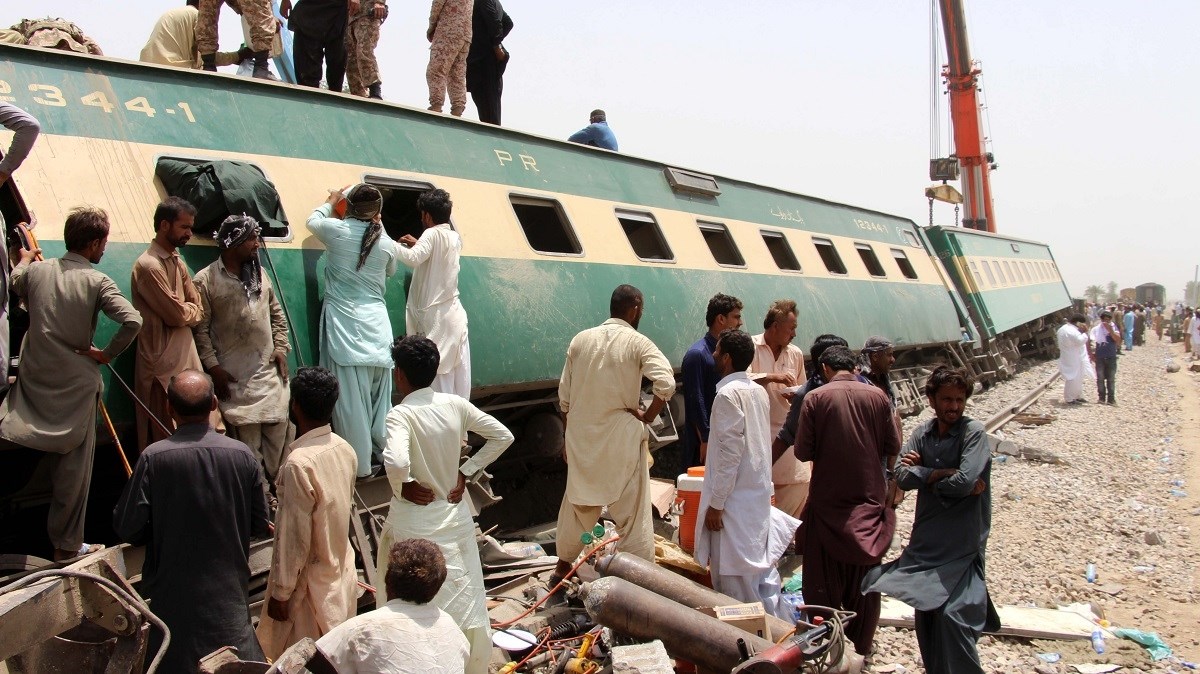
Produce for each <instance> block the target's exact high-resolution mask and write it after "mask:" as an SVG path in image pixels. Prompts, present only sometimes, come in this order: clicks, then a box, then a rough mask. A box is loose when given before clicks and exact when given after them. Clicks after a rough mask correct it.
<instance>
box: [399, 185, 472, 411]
mask: <svg viewBox="0 0 1200 674" xmlns="http://www.w3.org/2000/svg"><path fill="white" fill-rule="evenodd" d="M453 205H454V204H453V203H452V202H451V201H450V195H449V194H447V193H446V190H429V191H428V192H425V193H423V194H422V195H421V196H419V197H417V212H418V213H419V214H420V216H421V224H422V225H423V226H424V227H425V231H424V232H422V234H421V238H420V239H415V238H413V236H412V235H411V234H406V235H404V236H403V237H401V238H400V243H401V244H403V245H402V246H401V247H399V248H398V249H397V250H396V255H397V256H398V257H399V258H400V261H401V262H403V263H404V264H405V265H406V266H408V267H411V268H412V269H413V280H412V286H411V287H409V289H408V304H407V306H406V307H405V310H404V322H405V330H404V331H405V333H406V334H409V335H424V336H426V337H428V338H429V339H431V340H433V343H434V344H437V347H438V354H439V356H440V357H441V362H440V364H439V365H438V372H437V377H436V378H435V379H434V380H433V386H432V388H433V390H434V391H437V392H438V393H453V394H454V395H457V396H462V397H463V398H466V399H468V400H470V399H471V345H470V343H469V342H468V341H467V312H466V310H464V309H463V306H462V303H460V302H459V301H458V256H459V252H460V251H462V237H460V236H459V235H458V232H456V231H454V230H453V229H451V228H450V209H451V207H452V206H453ZM404 246H407V248H405V247H404Z"/></svg>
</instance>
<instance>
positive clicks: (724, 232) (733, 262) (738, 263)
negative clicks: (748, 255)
mask: <svg viewBox="0 0 1200 674" xmlns="http://www.w3.org/2000/svg"><path fill="white" fill-rule="evenodd" d="M696 225H698V226H699V227H700V233H701V234H703V235H704V243H707V244H708V250H709V251H711V252H712V256H713V259H714V260H716V261H717V264H719V265H721V266H722V267H745V266H746V259H745V258H743V257H742V251H740V250H738V247H737V244H736V243H734V242H733V236H732V235H730V234H729V228H728V227H726V226H725V225H722V224H720V223H717V222H699V221H697V222H696Z"/></svg>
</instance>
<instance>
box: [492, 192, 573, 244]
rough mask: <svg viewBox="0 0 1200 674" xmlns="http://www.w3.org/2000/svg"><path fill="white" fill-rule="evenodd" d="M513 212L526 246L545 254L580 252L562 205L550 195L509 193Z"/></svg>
mask: <svg viewBox="0 0 1200 674" xmlns="http://www.w3.org/2000/svg"><path fill="white" fill-rule="evenodd" d="M509 202H511V203H512V207H513V212H514V213H516V215H517V221H518V222H520V223H521V231H523V232H525V240H526V241H528V242H529V247H530V248H533V249H534V250H536V251H537V252H539V253H546V254H549V255H582V254H583V247H582V246H580V245H579V239H578V238H577V237H576V236H575V230H574V229H572V228H571V223H570V222H569V221H568V220H567V214H566V212H565V211H563V208H562V205H561V204H559V203H558V202H557V201H555V200H554V199H537V198H534V197H519V196H515V195H513V196H510V197H509Z"/></svg>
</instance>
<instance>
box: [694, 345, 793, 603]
mask: <svg viewBox="0 0 1200 674" xmlns="http://www.w3.org/2000/svg"><path fill="white" fill-rule="evenodd" d="M713 359H714V361H716V366H717V373H718V374H721V375H722V376H723V377H724V378H723V379H721V381H720V382H718V383H717V396H716V398H715V399H714V401H713V410H712V415H711V416H710V417H709V434H708V456H707V458H706V460H705V464H704V485H703V487H702V488H701V490H700V512H702V513H704V518H703V519H702V520H699V521H697V522H696V561H698V562H700V564H707V565H708V567H709V575H710V576H711V577H712V583H713V588H714V589H715V590H717V591H718V592H723V593H725V594H727V595H729V596H731V597H734V598H736V599H740V600H741V601H743V602H747V603H749V602H759V601H760V602H762V604H763V608H764V609H766V611H767V613H770V614H773V615H776V616H778V617H780V618H782V619H785V620H790V619H791V613H792V612H791V608H790V607H788V606H785V605H783V602H782V601H780V597H779V589H780V579H779V571H778V570H777V569H776V568H775V563H776V561H777V560H778V559H779V555H781V554H782V552H783V550H782V549H781V548H783V547H786V546H787V540H788V539H789V538H790V536H783V537H776V539H777V540H776V544H775V545H774V546H773V545H771V543H772V536H771V533H772V528H773V526H774V522H775V520H777V519H781V518H786V520H790V522H788V523H787V524H786V525H785V526H790V532H791V533H792V534H794V533H795V531H796V527H798V526H799V524H800V523H799V521H797V520H795V519H793V518H791V517H790V516H788V515H787V514H785V513H783V512H782V511H780V510H777V509H775V508H772V507H771V494H772V492H773V491H774V488H773V487H772V485H771V423H770V401H769V399H768V396H767V391H766V389H764V388H763V387H761V386H759V385H758V384H756V383H755V382H754V381H752V380H751V379H750V376H749V375H748V374H746V368H747V367H749V366H750V362H751V361H752V360H753V359H754V342H753V341H752V340H751V338H750V335H748V334H746V333H745V332H742V331H741V330H726V331H725V332H723V333H721V337H720V338H719V340H718V341H717V349H716V351H715V352H714V353H713ZM786 520H783V521H785V522H786ZM780 538H782V546H781V545H780V544H779V542H778V539H780Z"/></svg>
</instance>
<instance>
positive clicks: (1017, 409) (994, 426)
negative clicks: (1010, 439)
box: [983, 372, 1059, 433]
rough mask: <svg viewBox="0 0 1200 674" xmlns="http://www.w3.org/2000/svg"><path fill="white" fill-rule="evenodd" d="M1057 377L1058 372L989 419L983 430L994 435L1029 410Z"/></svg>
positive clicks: (984, 423)
mask: <svg viewBox="0 0 1200 674" xmlns="http://www.w3.org/2000/svg"><path fill="white" fill-rule="evenodd" d="M1058 377H1059V373H1058V372H1054V373H1053V374H1051V375H1050V376H1049V377H1047V378H1046V380H1045V381H1043V382H1042V383H1040V384H1038V385H1037V386H1035V387H1033V390H1031V391H1030V392H1029V393H1027V394H1025V396H1024V397H1022V398H1021V399H1020V400H1018V401H1016V402H1015V403H1013V404H1011V405H1009V406H1008V407H1005V408H1004V409H1002V410H1000V411H999V412H997V413H995V414H993V415H992V416H991V417H989V418H988V420H987V421H985V422H983V426H984V428H985V429H987V432H988V433H995V432H996V431H998V430H1000V429H1001V428H1003V427H1004V425H1005V424H1007V423H1008V422H1010V421H1012V419H1013V417H1015V416H1017V415H1018V414H1020V413H1021V412H1024V411H1025V410H1027V409H1029V407H1030V405H1033V404H1034V403H1035V402H1037V400H1038V398H1041V397H1042V394H1043V393H1045V392H1046V390H1047V389H1049V388H1050V386H1051V385H1053V384H1054V382H1056V381H1058Z"/></svg>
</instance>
